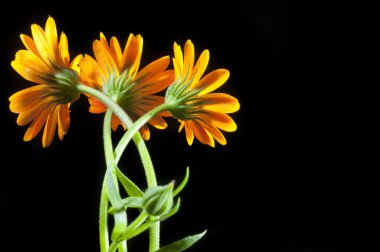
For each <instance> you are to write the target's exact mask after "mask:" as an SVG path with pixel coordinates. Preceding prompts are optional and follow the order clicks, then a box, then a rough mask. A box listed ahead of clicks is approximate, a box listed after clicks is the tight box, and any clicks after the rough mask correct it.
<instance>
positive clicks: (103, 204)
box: [99, 176, 109, 252]
mask: <svg viewBox="0 0 380 252" xmlns="http://www.w3.org/2000/svg"><path fill="white" fill-rule="evenodd" d="M99 241H100V252H107V250H108V246H109V239H108V195H107V177H106V176H104V180H103V185H102V192H101V194H100V207H99Z"/></svg>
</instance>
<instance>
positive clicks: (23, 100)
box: [9, 85, 43, 113]
mask: <svg viewBox="0 0 380 252" xmlns="http://www.w3.org/2000/svg"><path fill="white" fill-rule="evenodd" d="M42 92H43V85H36V86H32V87H30V88H26V89H23V90H21V91H18V92H17V93H15V94H13V95H12V96H11V97H9V101H10V105H9V108H10V110H11V111H12V112H14V113H20V112H22V111H24V110H25V109H26V108H28V107H29V106H31V104H35V103H39V102H41V101H40V100H39V98H40V95H41V93H42Z"/></svg>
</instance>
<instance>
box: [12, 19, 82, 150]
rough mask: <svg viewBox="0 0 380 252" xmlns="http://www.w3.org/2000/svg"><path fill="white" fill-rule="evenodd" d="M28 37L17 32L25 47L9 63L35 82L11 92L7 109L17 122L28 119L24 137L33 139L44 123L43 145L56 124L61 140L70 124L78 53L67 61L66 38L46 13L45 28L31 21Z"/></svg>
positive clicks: (50, 138) (52, 132) (68, 56)
mask: <svg viewBox="0 0 380 252" xmlns="http://www.w3.org/2000/svg"><path fill="white" fill-rule="evenodd" d="M31 28H32V37H33V38H31V37H29V36H27V35H24V34H21V35H20V37H21V40H22V42H23V44H24V45H25V47H26V50H19V51H18V52H17V53H16V57H15V60H14V61H12V63H11V65H12V67H13V68H14V69H15V70H16V71H17V72H18V73H19V74H20V75H21V76H22V77H24V78H25V79H26V80H28V81H31V82H34V83H37V84H38V85H35V86H32V87H30V88H26V89H24V90H22V91H19V92H17V93H15V94H13V95H12V96H11V97H10V98H9V101H10V106H9V107H10V110H11V111H12V112H14V113H18V114H19V115H18V117H17V124H18V125H20V126H24V125H27V124H29V123H30V125H29V127H28V129H27V131H26V132H25V135H24V141H29V140H31V139H33V138H34V137H35V136H36V135H37V134H38V133H39V132H40V131H41V129H42V127H43V126H44V125H45V127H44V131H43V135H42V145H43V147H48V146H49V145H50V143H51V142H52V140H53V138H54V135H55V130H56V128H57V126H58V136H59V138H60V139H61V140H63V137H64V135H65V134H66V133H67V131H68V129H69V125H70V110H69V107H70V103H71V102H73V101H74V100H75V99H77V98H78V96H79V93H78V92H77V91H76V89H75V85H76V84H78V83H79V76H78V73H77V72H78V71H79V68H78V66H77V64H78V62H79V60H80V58H81V56H80V55H78V56H77V57H76V58H75V59H74V60H73V61H72V62H71V63H70V55H69V51H68V42H67V37H66V35H65V34H64V33H63V32H62V33H61V36H60V39H59V40H58V36H57V28H56V25H55V22H54V19H53V18H51V17H49V18H48V20H47V21H46V26H45V30H43V29H42V28H41V27H40V26H38V25H36V24H33V25H32V27H31Z"/></svg>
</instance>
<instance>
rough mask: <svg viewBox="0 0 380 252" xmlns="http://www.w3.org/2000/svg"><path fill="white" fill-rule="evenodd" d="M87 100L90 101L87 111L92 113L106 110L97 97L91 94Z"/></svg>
mask: <svg viewBox="0 0 380 252" xmlns="http://www.w3.org/2000/svg"><path fill="white" fill-rule="evenodd" d="M88 102H89V103H90V108H89V112H90V113H94V114H100V113H104V112H106V110H107V107H106V106H105V105H104V104H103V103H102V102H101V101H99V100H98V99H96V98H95V97H93V96H90V97H89V98H88Z"/></svg>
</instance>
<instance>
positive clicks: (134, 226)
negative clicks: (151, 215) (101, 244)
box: [108, 212, 148, 252]
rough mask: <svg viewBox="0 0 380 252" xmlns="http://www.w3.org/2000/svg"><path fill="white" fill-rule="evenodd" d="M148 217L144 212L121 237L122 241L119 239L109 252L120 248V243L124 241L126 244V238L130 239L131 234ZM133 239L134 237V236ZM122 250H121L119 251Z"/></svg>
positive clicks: (114, 242)
mask: <svg viewBox="0 0 380 252" xmlns="http://www.w3.org/2000/svg"><path fill="white" fill-rule="evenodd" d="M147 217H148V216H147V215H146V213H145V212H142V213H141V214H140V215H139V216H138V217H137V218H136V219H135V220H134V221H133V222H132V223H131V224H130V225H129V226H128V227H127V229H126V230H125V231H124V234H123V236H122V237H120V239H117V240H115V241H113V242H112V244H111V246H110V248H109V249H108V252H114V251H115V250H116V249H117V247H119V246H120V245H119V244H120V243H121V242H122V241H123V240H124V242H126V240H127V239H126V238H125V237H130V236H131V235H129V234H130V233H131V232H132V233H133V231H134V230H135V229H137V228H138V227H139V226H140V225H141V224H142V223H143V222H144V221H145V220H146V218H147ZM132 237H133V235H132ZM119 250H120V249H119Z"/></svg>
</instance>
